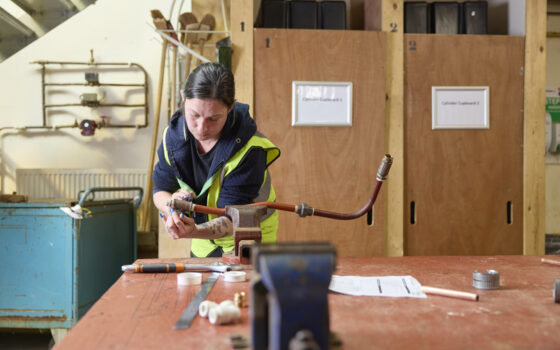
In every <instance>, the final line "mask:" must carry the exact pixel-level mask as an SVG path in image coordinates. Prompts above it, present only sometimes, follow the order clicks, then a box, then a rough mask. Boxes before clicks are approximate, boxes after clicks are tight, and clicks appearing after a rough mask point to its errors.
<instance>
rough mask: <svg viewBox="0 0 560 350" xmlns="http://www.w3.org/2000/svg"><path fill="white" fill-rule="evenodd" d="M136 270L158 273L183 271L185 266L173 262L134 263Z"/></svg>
mask: <svg viewBox="0 0 560 350" xmlns="http://www.w3.org/2000/svg"><path fill="white" fill-rule="evenodd" d="M134 265H135V266H136V267H137V268H136V272H146V273H160V272H183V271H184V270H185V266H184V265H183V264H173V263H165V264H162V263H151V264H134Z"/></svg>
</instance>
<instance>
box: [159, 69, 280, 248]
mask: <svg viewBox="0 0 560 350" xmlns="http://www.w3.org/2000/svg"><path fill="white" fill-rule="evenodd" d="M181 96H182V97H183V103H182V106H181V109H180V110H178V111H177V112H176V113H175V114H174V115H173V117H172V118H171V121H170V123H169V126H168V127H167V128H166V129H165V131H164V133H163V141H162V144H161V145H160V147H159V149H158V158H159V162H158V163H157V164H156V166H155V169H154V172H153V176H152V177H153V182H154V194H153V198H154V203H155V205H156V207H157V208H158V209H159V211H160V216H161V217H162V219H163V220H164V222H165V228H166V230H167V232H168V234H169V235H170V236H171V237H172V238H173V239H179V238H192V239H193V240H192V243H191V256H194V257H200V258H202V257H220V256H222V253H224V252H228V251H231V250H232V249H233V244H234V243H233V237H232V234H233V225H232V223H231V220H229V219H228V218H227V217H225V216H222V217H216V216H214V215H206V214H200V213H196V214H195V215H194V217H193V218H191V217H188V216H187V215H185V214H183V213H178V212H177V211H172V210H171V209H170V208H169V207H168V206H167V201H168V200H169V199H171V198H173V199H189V200H192V201H194V203H196V204H200V205H206V206H210V207H217V208H223V207H225V206H226V205H240V204H248V203H252V202H260V201H274V200H275V199H276V198H275V197H276V196H275V193H274V189H273V188H272V185H271V182H270V175H269V174H268V171H267V168H268V166H269V165H270V164H271V163H272V162H273V161H274V160H276V159H277V158H278V157H279V156H280V151H279V149H278V148H277V147H276V146H274V145H273V144H272V143H271V142H270V141H269V140H267V139H266V138H265V137H264V136H262V135H261V134H259V133H258V132H257V126H256V124H255V122H254V121H253V119H252V118H251V116H250V115H249V106H248V105H246V104H241V103H238V102H235V83H234V78H233V74H232V73H231V72H230V71H229V70H228V69H226V68H225V67H223V66H221V65H220V64H217V63H205V64H202V65H200V66H199V67H197V68H196V69H195V70H194V71H193V72H192V73H191V74H190V75H189V77H188V79H187V82H186V83H185V88H184V89H183V90H182V91H181ZM277 228H278V213H277V212H276V211H275V210H269V211H268V213H267V215H266V216H265V217H264V218H263V219H262V220H261V231H262V241H263V242H274V241H276V230H277Z"/></svg>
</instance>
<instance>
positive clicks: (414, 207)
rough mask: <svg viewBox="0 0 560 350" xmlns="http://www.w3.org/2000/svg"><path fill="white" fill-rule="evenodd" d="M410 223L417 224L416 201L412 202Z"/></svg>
mask: <svg viewBox="0 0 560 350" xmlns="http://www.w3.org/2000/svg"><path fill="white" fill-rule="evenodd" d="M410 224H411V225H414V224H416V202H415V201H412V202H410Z"/></svg>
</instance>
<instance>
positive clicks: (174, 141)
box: [167, 102, 257, 177]
mask: <svg viewBox="0 0 560 350" xmlns="http://www.w3.org/2000/svg"><path fill="white" fill-rule="evenodd" d="M256 131H257V126H256V124H255V122H254V120H253V119H252V118H251V115H250V114H249V105H246V104H243V103H238V102H236V103H235V104H234V106H233V109H232V110H231V112H230V113H229V114H228V116H227V121H226V124H225V125H224V128H223V129H222V134H221V136H220V140H218V142H217V143H216V145H215V146H214V147H217V148H216V151H215V154H214V160H213V161H212V165H211V166H210V171H209V174H208V176H209V177H210V176H212V175H213V174H214V173H215V172H216V171H218V170H219V169H220V168H221V167H222V166H223V165H224V164H225V163H226V162H227V161H228V159H230V158H231V157H232V156H233V155H234V154H235V153H236V152H238V151H239V150H240V149H241V148H242V147H243V146H245V144H246V143H247V142H248V141H249V139H250V138H251V137H252V136H253V135H254V134H255V132H256ZM167 139H168V141H167V146H168V148H169V149H170V150H176V149H179V148H181V147H187V142H196V140H195V138H194V136H193V135H192V134H191V132H190V131H189V129H188V127H187V122H186V120H185V118H184V115H183V112H182V111H181V110H178V111H177V112H175V114H174V115H173V117H172V118H171V121H170V123H169V129H168V135H167Z"/></svg>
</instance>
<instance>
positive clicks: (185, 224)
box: [165, 210, 196, 239]
mask: <svg viewBox="0 0 560 350" xmlns="http://www.w3.org/2000/svg"><path fill="white" fill-rule="evenodd" d="M165 229H166V230H167V233H168V234H169V236H170V237H171V238H173V239H179V238H189V237H190V236H191V235H192V233H193V232H195V230H196V225H195V222H194V219H193V218H190V217H188V216H186V215H185V214H183V213H181V212H179V211H177V210H173V211H172V212H171V216H170V217H168V218H166V219H165Z"/></svg>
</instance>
